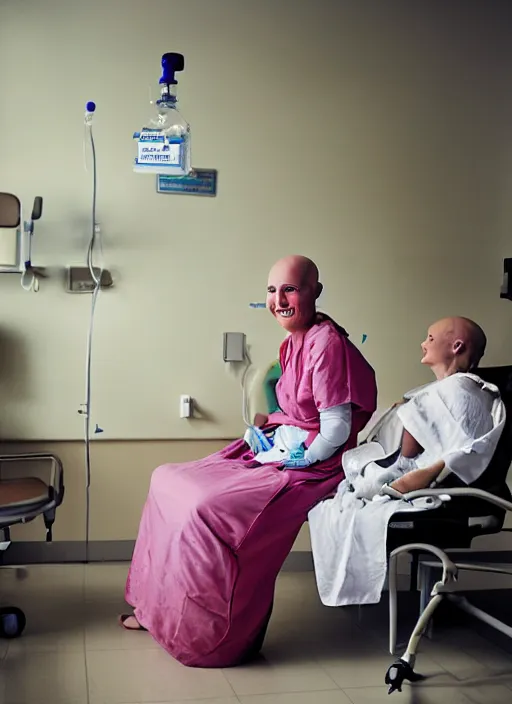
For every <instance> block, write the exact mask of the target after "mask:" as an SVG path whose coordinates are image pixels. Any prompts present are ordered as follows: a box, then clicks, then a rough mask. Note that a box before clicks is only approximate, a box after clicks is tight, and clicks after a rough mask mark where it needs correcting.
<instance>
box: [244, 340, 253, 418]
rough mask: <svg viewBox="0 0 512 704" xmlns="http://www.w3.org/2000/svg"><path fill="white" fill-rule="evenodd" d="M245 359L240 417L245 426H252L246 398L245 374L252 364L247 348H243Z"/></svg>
mask: <svg viewBox="0 0 512 704" xmlns="http://www.w3.org/2000/svg"><path fill="white" fill-rule="evenodd" d="M245 359H246V361H247V364H246V367H245V369H244V371H243V374H242V418H243V421H244V423H245V425H246V426H247V427H250V426H252V423H251V421H250V420H249V409H248V407H247V406H248V399H247V374H248V372H249V369H250V368H251V366H252V362H251V359H250V357H249V353H248V352H247V350H245Z"/></svg>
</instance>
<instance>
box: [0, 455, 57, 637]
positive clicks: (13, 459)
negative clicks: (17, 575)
mask: <svg viewBox="0 0 512 704" xmlns="http://www.w3.org/2000/svg"><path fill="white" fill-rule="evenodd" d="M31 462H38V463H41V462H45V463H48V464H49V468H50V472H49V477H48V480H47V482H44V481H43V480H42V479H37V478H35V477H23V478H20V479H1V478H0V555H1V553H2V552H3V551H5V550H6V549H7V548H8V547H9V545H10V542H11V538H10V527H11V526H13V525H15V524H17V523H28V522H29V521H32V520H34V518H37V517H38V516H41V515H42V516H43V519H44V524H45V527H46V540H47V542H50V541H51V540H52V527H53V523H54V521H55V512H56V509H57V508H58V507H59V506H60V505H61V503H62V500H63V498H64V474H63V468H62V463H61V461H60V459H59V458H58V457H57V456H56V455H53V454H50V453H46V452H30V453H24V454H17V455H0V468H1V467H2V466H3V465H5V464H8V463H9V464H11V463H22V464H23V465H26V464H30V463H31ZM25 624H26V619H25V615H24V614H23V612H22V611H21V610H20V609H18V608H16V607H14V606H7V607H2V608H0V637H3V638H16V637H17V636H19V635H21V633H22V632H23V629H24V628H25Z"/></svg>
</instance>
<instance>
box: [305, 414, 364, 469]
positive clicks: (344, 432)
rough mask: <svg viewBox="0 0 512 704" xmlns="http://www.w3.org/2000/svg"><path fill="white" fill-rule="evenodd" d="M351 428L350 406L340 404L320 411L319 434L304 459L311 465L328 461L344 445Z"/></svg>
mask: <svg viewBox="0 0 512 704" xmlns="http://www.w3.org/2000/svg"><path fill="white" fill-rule="evenodd" d="M351 428H352V406H351V405H350V403H342V404H341V405H340V406H334V407H333V408H327V409H326V410H325V411H320V433H319V434H318V435H317V436H316V438H315V439H314V440H313V442H312V443H311V445H310V446H309V447H308V449H307V450H306V452H305V454H304V457H305V459H307V460H309V461H310V462H311V464H313V463H314V462H323V460H327V459H329V457H331V456H332V455H334V453H335V452H336V450H338V449H339V448H340V447H341V446H342V445H344V444H345V443H346V442H347V440H348V438H349V435H350V430H351Z"/></svg>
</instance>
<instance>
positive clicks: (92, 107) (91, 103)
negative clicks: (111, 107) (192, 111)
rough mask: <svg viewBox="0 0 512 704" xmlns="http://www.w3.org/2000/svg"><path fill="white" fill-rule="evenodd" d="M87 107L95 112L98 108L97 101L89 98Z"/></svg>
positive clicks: (89, 110)
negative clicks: (94, 101)
mask: <svg viewBox="0 0 512 704" xmlns="http://www.w3.org/2000/svg"><path fill="white" fill-rule="evenodd" d="M85 109H86V110H87V112H94V111H95V110H96V103H93V102H92V100H89V102H88V103H87V104H86V106H85Z"/></svg>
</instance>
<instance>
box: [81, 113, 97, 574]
mask: <svg viewBox="0 0 512 704" xmlns="http://www.w3.org/2000/svg"><path fill="white" fill-rule="evenodd" d="M85 124H86V131H87V132H88V134H89V141H90V144H91V152H92V168H93V186H92V213H91V218H92V221H91V239H90V241H89V247H88V250H87V266H88V267H89V271H90V274H91V277H92V280H93V281H94V284H95V286H94V291H93V293H92V299H91V310H90V318H89V329H88V333H87V352H86V365H85V411H83V415H84V423H85V427H84V439H85V480H86V481H85V492H86V494H85V501H86V508H85V562H86V563H88V562H89V540H90V487H91V420H90V415H91V367H92V338H93V331H94V313H95V310H96V302H97V300H98V294H99V292H100V288H101V274H102V267H100V272H99V275H97V274H96V272H95V270H94V249H95V246H96V245H98V246H99V249H100V252H101V251H102V243H101V230H100V228H99V226H98V224H97V222H96V195H97V176H96V147H95V144H94V136H93V132H92V124H91V121H87V119H86V123H85Z"/></svg>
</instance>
